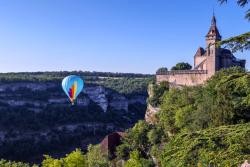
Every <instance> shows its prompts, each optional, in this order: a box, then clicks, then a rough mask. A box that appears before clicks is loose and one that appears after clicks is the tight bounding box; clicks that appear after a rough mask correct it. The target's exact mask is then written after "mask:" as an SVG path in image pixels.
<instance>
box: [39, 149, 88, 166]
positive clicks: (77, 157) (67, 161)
mask: <svg viewBox="0 0 250 167" xmlns="http://www.w3.org/2000/svg"><path fill="white" fill-rule="evenodd" d="M42 167H87V161H86V158H85V156H84V154H83V153H82V152H81V150H79V149H76V150H75V151H73V152H71V153H70V154H68V155H66V157H65V158H61V159H54V158H52V157H50V156H48V155H45V159H44V160H43V162H42Z"/></svg>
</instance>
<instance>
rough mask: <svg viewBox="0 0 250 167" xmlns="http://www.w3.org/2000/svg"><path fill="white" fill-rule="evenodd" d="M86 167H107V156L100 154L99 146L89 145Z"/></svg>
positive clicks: (108, 164)
mask: <svg viewBox="0 0 250 167" xmlns="http://www.w3.org/2000/svg"><path fill="white" fill-rule="evenodd" d="M87 161H88V167H92V166H93V167H109V166H110V163H109V161H108V155H104V154H103V153H102V152H101V148H100V145H96V146H93V145H91V144H90V145H89V146H88V153H87Z"/></svg>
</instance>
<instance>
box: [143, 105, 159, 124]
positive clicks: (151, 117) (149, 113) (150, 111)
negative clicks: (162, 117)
mask: <svg viewBox="0 0 250 167" xmlns="http://www.w3.org/2000/svg"><path fill="white" fill-rule="evenodd" d="M159 111H160V108H158V107H153V106H151V105H150V104H148V106H147V110H146V113H145V121H146V122H148V123H154V122H155V119H156V118H155V114H156V113H157V112H159Z"/></svg>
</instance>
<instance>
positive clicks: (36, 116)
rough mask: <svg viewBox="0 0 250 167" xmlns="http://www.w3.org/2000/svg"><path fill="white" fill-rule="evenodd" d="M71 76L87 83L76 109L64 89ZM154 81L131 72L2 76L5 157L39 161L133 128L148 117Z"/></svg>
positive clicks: (0, 129) (0, 123)
mask: <svg viewBox="0 0 250 167" xmlns="http://www.w3.org/2000/svg"><path fill="white" fill-rule="evenodd" d="M71 74H74V75H79V76H80V77H82V78H83V79H84V80H85V83H86V86H85V88H84V90H83V92H82V93H81V94H80V95H79V96H78V99H77V102H76V103H77V104H76V105H75V106H71V104H70V102H69V100H68V98H67V97H66V95H65V94H64V92H63V90H62V87H61V81H62V79H63V78H64V77H65V76H67V75H71ZM152 80H153V77H152V76H151V75H143V74H130V73H128V74H123V73H102V72H79V71H73V72H32V73H29V72H24V73H0V150H1V151H0V157H1V158H4V159H8V160H20V161H29V162H39V161H40V160H41V159H42V155H43V154H49V155H53V156H60V155H64V154H65V153H68V152H70V151H72V148H77V147H79V148H82V149H83V150H84V149H86V146H87V145H88V144H91V143H92V144H95V143H98V142H100V141H101V139H102V138H103V137H104V136H105V135H107V134H108V133H111V132H113V131H123V130H125V129H127V128H129V127H131V126H133V124H134V123H135V122H137V120H138V119H142V118H143V117H144V114H145V110H146V99H147V85H148V83H149V82H150V81H152ZM13 149H14V150H18V151H13Z"/></svg>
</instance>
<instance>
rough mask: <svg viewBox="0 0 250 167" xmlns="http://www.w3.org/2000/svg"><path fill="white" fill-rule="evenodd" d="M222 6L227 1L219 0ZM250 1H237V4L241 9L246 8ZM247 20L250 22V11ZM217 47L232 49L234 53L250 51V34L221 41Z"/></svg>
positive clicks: (246, 16) (249, 10)
mask: <svg viewBox="0 0 250 167" xmlns="http://www.w3.org/2000/svg"><path fill="white" fill-rule="evenodd" d="M218 1H219V2H220V3H221V4H223V3H226V2H227V0H218ZM249 2H250V1H249V0H237V4H238V5H239V6H240V7H246V5H247V4H248V3H249ZM245 18H246V19H247V20H248V21H250V9H248V10H247V12H246V15H245ZM216 45H217V46H222V45H224V46H225V47H227V48H230V49H231V50H232V52H236V51H244V50H249V49H250V32H246V33H243V34H241V35H238V36H235V37H231V38H228V39H225V40H223V41H219V42H218V43H217V44H216Z"/></svg>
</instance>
